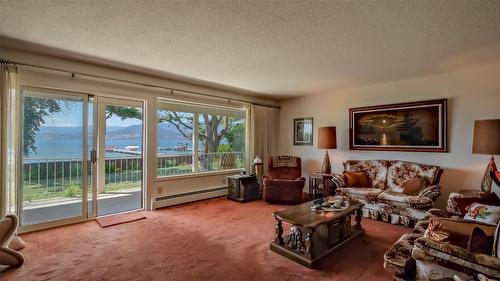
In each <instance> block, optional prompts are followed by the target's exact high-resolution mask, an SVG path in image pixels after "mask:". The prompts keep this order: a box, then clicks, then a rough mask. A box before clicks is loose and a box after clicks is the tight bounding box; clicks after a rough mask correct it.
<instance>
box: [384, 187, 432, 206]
mask: <svg viewBox="0 0 500 281" xmlns="http://www.w3.org/2000/svg"><path fill="white" fill-rule="evenodd" d="M377 200H378V201H380V202H384V203H388V204H394V205H399V206H408V207H410V208H415V209H429V208H431V207H432V206H433V205H434V202H433V201H432V199H430V198H427V197H420V196H412V195H407V194H404V193H399V192H394V191H384V192H382V193H380V194H379V195H378V196H377Z"/></svg>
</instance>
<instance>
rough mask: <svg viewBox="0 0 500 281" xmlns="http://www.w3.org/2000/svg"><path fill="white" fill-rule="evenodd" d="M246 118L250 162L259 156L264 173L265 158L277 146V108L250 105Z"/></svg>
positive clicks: (271, 153)
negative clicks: (247, 122)
mask: <svg viewBox="0 0 500 281" xmlns="http://www.w3.org/2000/svg"><path fill="white" fill-rule="evenodd" d="M248 115H249V116H248V117H247V118H248V120H250V128H249V132H248V136H249V138H248V140H247V143H248V144H249V155H248V159H249V161H250V164H251V163H252V161H253V159H255V157H256V156H259V157H260V158H261V159H262V162H263V166H264V167H263V168H264V174H266V172H267V171H266V170H267V160H268V159H269V157H270V156H272V155H274V154H275V153H276V152H277V146H278V134H279V132H278V125H279V120H278V119H279V109H277V108H272V107H267V106H259V105H250V106H249V110H248Z"/></svg>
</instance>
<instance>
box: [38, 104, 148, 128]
mask: <svg viewBox="0 0 500 281" xmlns="http://www.w3.org/2000/svg"><path fill="white" fill-rule="evenodd" d="M59 106H60V108H61V111H60V112H55V113H52V114H50V115H49V116H46V117H45V118H44V120H45V124H44V125H43V126H55V127H81V126H82V125H83V121H82V120H83V115H82V112H83V103H82V102H81V101H64V102H59ZM88 114H89V116H90V118H89V125H91V124H90V122H91V121H92V116H93V106H92V105H89V113H88ZM139 124H141V121H140V120H137V119H126V120H124V121H122V120H121V119H120V118H119V117H116V116H112V117H111V118H109V119H107V120H106V125H107V126H117V127H127V126H131V125H139Z"/></svg>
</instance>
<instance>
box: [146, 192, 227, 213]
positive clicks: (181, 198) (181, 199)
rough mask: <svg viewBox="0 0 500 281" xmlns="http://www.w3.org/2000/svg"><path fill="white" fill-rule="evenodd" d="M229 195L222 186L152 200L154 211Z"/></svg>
mask: <svg viewBox="0 0 500 281" xmlns="http://www.w3.org/2000/svg"><path fill="white" fill-rule="evenodd" d="M226 195H227V186H221V187H216V188H210V189H203V190H198V191H192V192H186V193H179V194H175V195H167V196H158V197H154V198H153V199H152V202H151V203H152V204H151V206H152V209H153V210H156V209H158V208H163V207H168V206H173V205H178V204H183V203H189V202H193V201H199V200H204V199H210V198H215V197H220V196H226Z"/></svg>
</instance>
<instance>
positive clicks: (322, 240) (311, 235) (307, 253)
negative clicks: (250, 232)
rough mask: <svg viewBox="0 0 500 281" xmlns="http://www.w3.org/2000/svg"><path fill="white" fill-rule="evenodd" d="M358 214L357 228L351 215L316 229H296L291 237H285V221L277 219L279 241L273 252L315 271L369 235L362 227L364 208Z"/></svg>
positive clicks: (300, 227)
mask: <svg viewBox="0 0 500 281" xmlns="http://www.w3.org/2000/svg"><path fill="white" fill-rule="evenodd" d="M354 213H355V215H356V216H355V224H352V225H351V214H352V213H351V214H346V216H343V217H340V218H338V219H336V220H334V221H330V222H327V223H322V224H319V225H317V226H316V227H314V228H309V227H303V226H300V225H292V227H291V229H290V234H289V235H288V237H283V225H282V221H281V220H280V219H279V218H277V217H275V219H276V221H277V224H276V238H275V240H274V242H272V243H271V245H270V249H271V250H272V251H274V252H276V253H278V254H280V255H282V256H285V257H287V258H289V259H291V260H293V261H295V262H297V263H299V264H302V265H304V266H307V267H309V268H313V267H314V266H315V265H316V264H317V263H318V262H319V260H321V259H322V258H324V257H326V256H327V255H328V254H330V253H332V252H333V251H334V250H336V249H337V248H339V247H341V246H343V245H345V244H347V243H349V242H350V241H351V240H353V239H355V238H356V237H358V236H360V235H363V234H364V233H365V231H364V229H363V228H362V227H361V217H362V216H361V215H362V214H361V208H360V209H356V210H354Z"/></svg>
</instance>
